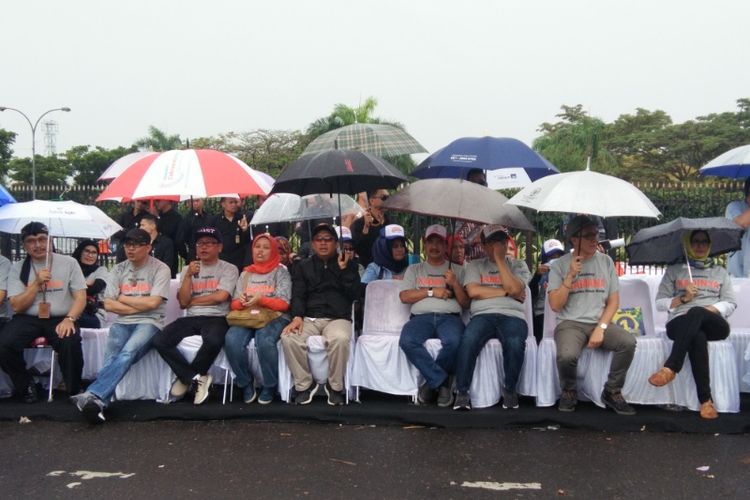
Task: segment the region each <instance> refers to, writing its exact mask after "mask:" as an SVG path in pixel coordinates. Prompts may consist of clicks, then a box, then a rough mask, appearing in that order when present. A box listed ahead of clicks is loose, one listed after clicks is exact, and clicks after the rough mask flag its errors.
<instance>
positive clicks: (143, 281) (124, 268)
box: [104, 257, 177, 328]
mask: <svg viewBox="0 0 750 500" xmlns="http://www.w3.org/2000/svg"><path fill="white" fill-rule="evenodd" d="M171 277H172V272H171V271H170V270H169V266H168V265H166V264H164V263H163V262H161V261H160V260H158V259H155V258H154V257H149V258H148V260H146V262H145V264H143V265H142V266H141V267H139V268H136V267H134V266H133V264H132V263H131V262H130V261H129V260H126V261H124V262H120V263H119V264H117V265H116V266H115V267H114V268H113V269H112V272H111V273H110V277H109V281H108V282H107V289H106V291H105V292H104V297H105V298H108V299H115V300H117V297H119V296H120V294H122V295H125V296H127V297H154V296H158V297H162V298H163V299H164V300H162V301H161V304H159V307H157V308H156V309H151V310H150V311H144V312H136V313H133V314H124V315H118V317H117V321H116V322H117V323H122V324H124V325H134V324H137V323H148V324H152V325H156V326H157V327H159V328H164V316H165V311H166V308H167V300H168V299H169V298H170V297H169V280H170V279H171ZM172 300H177V298H176V297H172Z"/></svg>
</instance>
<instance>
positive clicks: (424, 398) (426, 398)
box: [417, 382, 437, 405]
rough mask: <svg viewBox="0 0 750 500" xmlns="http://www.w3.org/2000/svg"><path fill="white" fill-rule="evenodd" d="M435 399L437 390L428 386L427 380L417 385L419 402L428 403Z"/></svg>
mask: <svg viewBox="0 0 750 500" xmlns="http://www.w3.org/2000/svg"><path fill="white" fill-rule="evenodd" d="M435 399H437V391H436V390H435V389H432V388H430V386H429V385H428V384H427V382H425V383H424V384H422V385H420V386H419V392H418V393H417V401H419V404H422V405H429V404H432V403H434V402H435Z"/></svg>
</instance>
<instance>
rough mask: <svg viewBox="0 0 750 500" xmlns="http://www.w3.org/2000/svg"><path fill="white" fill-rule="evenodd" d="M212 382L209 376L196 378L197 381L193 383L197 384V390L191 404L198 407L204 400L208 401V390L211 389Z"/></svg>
mask: <svg viewBox="0 0 750 500" xmlns="http://www.w3.org/2000/svg"><path fill="white" fill-rule="evenodd" d="M213 381H214V379H213V377H212V376H211V375H201V376H199V377H198V379H197V380H196V381H195V383H196V384H197V388H196V390H195V399H193V404H195V405H199V404H201V403H203V402H204V401H205V400H206V399H208V390H209V389H210V388H211V382H213Z"/></svg>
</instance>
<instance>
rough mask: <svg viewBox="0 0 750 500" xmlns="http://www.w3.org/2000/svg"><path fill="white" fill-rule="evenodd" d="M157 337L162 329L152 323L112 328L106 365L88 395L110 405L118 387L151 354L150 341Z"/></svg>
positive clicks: (89, 388)
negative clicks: (133, 367) (130, 371)
mask: <svg viewBox="0 0 750 500" xmlns="http://www.w3.org/2000/svg"><path fill="white" fill-rule="evenodd" d="M157 333H159V328H158V327H157V326H156V325H152V324H150V323H138V324H135V325H123V324H122V323H115V324H114V325H112V326H110V327H109V335H108V336H107V347H106V349H105V351H104V364H103V365H102V369H101V370H99V374H98V375H97V377H96V380H95V381H94V383H93V384H91V385H90V386H89V387H88V392H90V393H92V394H94V395H96V396H97V397H98V398H99V399H101V400H102V401H103V402H104V403H105V404H108V403H109V401H110V399H112V395H113V394H114V393H115V388H116V387H117V384H119V383H120V380H122V377H124V376H125V374H126V373H127V372H128V370H129V369H130V367H131V366H133V365H134V364H135V363H137V362H138V360H139V359H141V358H142V357H143V355H144V354H146V353H147V352H148V350H149V349H150V348H151V339H152V338H153V337H154V335H156V334H157Z"/></svg>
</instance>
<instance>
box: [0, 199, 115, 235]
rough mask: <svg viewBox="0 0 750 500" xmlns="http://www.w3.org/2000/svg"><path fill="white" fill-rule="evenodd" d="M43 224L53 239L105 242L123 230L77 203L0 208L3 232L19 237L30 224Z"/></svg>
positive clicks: (35, 203)
mask: <svg viewBox="0 0 750 500" xmlns="http://www.w3.org/2000/svg"><path fill="white" fill-rule="evenodd" d="M33 221H36V222H41V223H43V224H45V225H46V226H47V228H49V232H50V234H51V235H52V236H60V237H68V238H93V239H106V238H109V237H110V236H112V235H113V234H114V233H116V232H117V231H119V230H121V229H122V227H120V225H119V224H118V223H117V222H115V221H114V220H112V219H111V218H110V217H109V216H108V215H107V214H105V213H104V212H102V211H101V210H99V209H98V208H97V207H94V206H91V205H81V204H80V203H76V202H74V201H47V200H34V201H26V202H23V203H11V204H8V205H5V206H3V207H0V231H3V232H6V233H11V234H18V233H20V232H21V228H23V226H25V225H26V224H28V223H29V222H33Z"/></svg>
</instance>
